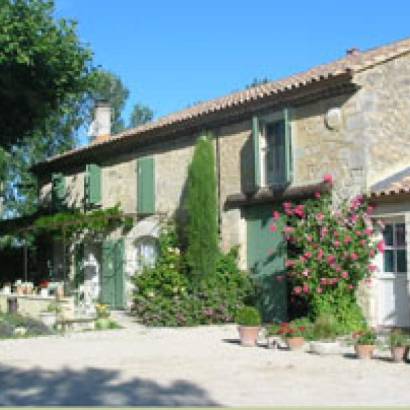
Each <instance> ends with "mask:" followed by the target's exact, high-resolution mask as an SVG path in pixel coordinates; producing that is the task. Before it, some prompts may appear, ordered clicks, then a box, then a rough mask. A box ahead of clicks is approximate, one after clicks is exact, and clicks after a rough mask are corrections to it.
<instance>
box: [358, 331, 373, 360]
mask: <svg viewBox="0 0 410 410" xmlns="http://www.w3.org/2000/svg"><path fill="white" fill-rule="evenodd" d="M355 339H356V342H355V346H354V347H355V351H356V354H357V357H358V358H359V359H371V358H372V357H373V352H374V349H375V348H376V340H377V335H376V333H375V332H374V330H372V329H366V330H363V331H361V332H358V333H356V334H355Z"/></svg>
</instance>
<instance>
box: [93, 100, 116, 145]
mask: <svg viewBox="0 0 410 410" xmlns="http://www.w3.org/2000/svg"><path fill="white" fill-rule="evenodd" d="M110 135H111V105H110V103H109V102H108V101H107V100H99V101H97V102H96V104H95V108H94V120H93V122H92V124H91V129H90V136H91V138H92V139H93V140H94V141H95V142H97V140H98V141H99V140H101V139H106V138H108V137H109V136H110Z"/></svg>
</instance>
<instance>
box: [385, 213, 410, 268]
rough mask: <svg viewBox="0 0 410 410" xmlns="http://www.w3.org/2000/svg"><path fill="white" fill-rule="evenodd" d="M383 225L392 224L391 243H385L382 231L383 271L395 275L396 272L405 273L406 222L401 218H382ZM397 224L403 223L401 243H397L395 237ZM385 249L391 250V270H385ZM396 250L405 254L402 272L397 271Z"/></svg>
mask: <svg viewBox="0 0 410 410" xmlns="http://www.w3.org/2000/svg"><path fill="white" fill-rule="evenodd" d="M383 223H384V226H385V228H386V226H387V225H391V226H392V237H393V242H392V245H387V243H386V241H385V235H384V230H385V229H383V232H382V235H383V241H384V248H385V252H384V253H383V273H384V274H388V275H397V274H407V238H406V222H405V220H404V219H402V218H394V219H384V220H383ZM397 225H404V244H403V245H397V237H396V232H397V230H396V226H397ZM386 251H393V265H394V270H393V271H386V270H385V266H386V263H385V258H386ZM397 251H404V254H405V266H406V270H405V271H404V272H399V271H398V268H397V265H398V264H397Z"/></svg>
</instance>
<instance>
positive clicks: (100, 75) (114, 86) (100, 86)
mask: <svg viewBox="0 0 410 410" xmlns="http://www.w3.org/2000/svg"><path fill="white" fill-rule="evenodd" d="M128 96H129V90H128V88H127V87H125V85H124V84H123V82H122V81H121V78H120V77H118V76H117V75H116V74H114V73H112V72H110V71H107V70H97V71H96V72H95V73H93V77H92V85H91V97H92V99H93V100H98V99H103V100H107V101H108V102H109V103H110V104H111V108H112V125H111V132H112V134H116V133H118V132H121V131H123V130H124V128H125V125H124V120H123V118H122V111H123V109H124V105H125V102H126V101H127V98H128Z"/></svg>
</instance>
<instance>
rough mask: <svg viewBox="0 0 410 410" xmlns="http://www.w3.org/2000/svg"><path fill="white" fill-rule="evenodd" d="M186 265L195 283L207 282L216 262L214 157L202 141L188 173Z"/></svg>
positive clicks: (206, 143)
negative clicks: (204, 280)
mask: <svg viewBox="0 0 410 410" xmlns="http://www.w3.org/2000/svg"><path fill="white" fill-rule="evenodd" d="M187 207H188V226H187V240H188V247H187V261H188V264H189V266H190V268H191V272H192V274H193V279H194V280H198V281H200V280H202V279H210V278H211V277H212V275H214V274H215V270H216V260H217V258H218V252H219V249H218V225H217V197H216V175H215V155H214V148H213V145H212V142H211V141H210V140H209V139H208V138H206V137H201V138H199V139H198V142H197V144H196V147H195V152H194V156H193V159H192V163H191V165H190V167H189V171H188V198H187Z"/></svg>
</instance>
